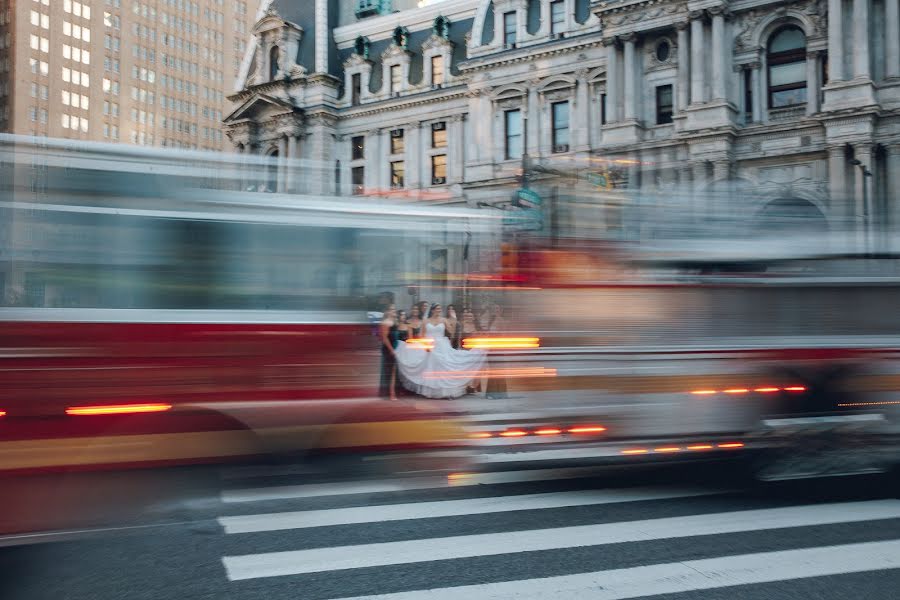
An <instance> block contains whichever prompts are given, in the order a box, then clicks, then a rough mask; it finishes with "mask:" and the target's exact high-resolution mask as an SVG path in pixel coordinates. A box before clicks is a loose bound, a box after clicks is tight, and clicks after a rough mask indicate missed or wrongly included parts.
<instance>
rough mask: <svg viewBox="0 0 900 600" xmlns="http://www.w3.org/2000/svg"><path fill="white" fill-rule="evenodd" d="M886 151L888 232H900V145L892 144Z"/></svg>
mask: <svg viewBox="0 0 900 600" xmlns="http://www.w3.org/2000/svg"><path fill="white" fill-rule="evenodd" d="M886 149H887V164H886V165H885V166H886V168H887V173H886V175H887V177H888V179H887V185H885V190H886V192H887V198H885V203H884V204H885V210H886V211H887V215H888V224H887V226H888V231H891V232H895V231H900V196H898V194H897V191H898V190H900V144H891V145H889V146H887V148H886Z"/></svg>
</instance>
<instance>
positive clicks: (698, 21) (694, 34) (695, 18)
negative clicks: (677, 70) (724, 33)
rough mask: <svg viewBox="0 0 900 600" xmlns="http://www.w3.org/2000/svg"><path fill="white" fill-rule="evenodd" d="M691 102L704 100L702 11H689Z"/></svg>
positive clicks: (704, 55) (695, 102) (704, 53)
mask: <svg viewBox="0 0 900 600" xmlns="http://www.w3.org/2000/svg"><path fill="white" fill-rule="evenodd" d="M690 16H691V66H692V67H693V68H692V69H691V103H692V104H701V103H703V102H706V90H705V89H704V88H705V87H706V82H705V81H704V80H705V77H704V73H703V65H704V64H705V59H706V48H704V46H703V11H702V10H694V11H691V14H690Z"/></svg>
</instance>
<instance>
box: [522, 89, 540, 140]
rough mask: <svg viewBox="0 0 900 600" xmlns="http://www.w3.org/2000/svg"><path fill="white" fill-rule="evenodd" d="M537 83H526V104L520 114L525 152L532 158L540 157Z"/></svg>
mask: <svg viewBox="0 0 900 600" xmlns="http://www.w3.org/2000/svg"><path fill="white" fill-rule="evenodd" d="M538 83H539V81H538V80H537V79H534V80H531V81H529V82H528V102H527V104H526V105H525V106H524V107H523V108H524V111H523V114H522V117H523V118H524V121H523V122H522V126H523V128H524V129H523V130H524V131H525V136H526V137H527V138H528V139H527V140H526V142H527V143H528V147H527V148H525V152H526V153H527V154H528V155H529V156H531V157H532V158H534V157H536V156H540V149H539V148H540V141H541V134H540V131H541V130H540V125H541V114H540V109H541V107H540V94H538V91H537V86H538Z"/></svg>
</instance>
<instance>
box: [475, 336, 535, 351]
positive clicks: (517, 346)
mask: <svg viewBox="0 0 900 600" xmlns="http://www.w3.org/2000/svg"><path fill="white" fill-rule="evenodd" d="M462 345H463V348H466V349H468V350H528V349H531V348H540V347H541V343H540V338H536V337H472V338H465V339H464V340H463V342H462Z"/></svg>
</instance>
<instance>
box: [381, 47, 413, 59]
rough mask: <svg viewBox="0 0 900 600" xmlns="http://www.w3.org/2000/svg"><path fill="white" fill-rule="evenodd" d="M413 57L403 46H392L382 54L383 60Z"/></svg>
mask: <svg viewBox="0 0 900 600" xmlns="http://www.w3.org/2000/svg"><path fill="white" fill-rule="evenodd" d="M411 56H412V52H410V51H409V50H407V49H405V48H403V47H401V46H398V45H397V44H391V45H390V46H388V47H387V48H386V49H385V51H384V52H382V53H381V59H382V60H389V59H391V58H404V57H411Z"/></svg>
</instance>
